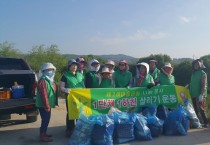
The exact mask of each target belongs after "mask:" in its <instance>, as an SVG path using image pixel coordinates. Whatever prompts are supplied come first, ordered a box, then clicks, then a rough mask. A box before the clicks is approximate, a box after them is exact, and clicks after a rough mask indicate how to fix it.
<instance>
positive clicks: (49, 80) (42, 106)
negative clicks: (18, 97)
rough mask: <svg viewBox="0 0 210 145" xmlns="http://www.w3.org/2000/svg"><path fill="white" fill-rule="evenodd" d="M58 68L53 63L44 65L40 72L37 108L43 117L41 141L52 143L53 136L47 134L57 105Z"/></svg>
mask: <svg viewBox="0 0 210 145" xmlns="http://www.w3.org/2000/svg"><path fill="white" fill-rule="evenodd" d="M55 71H56V68H55V66H54V65H53V64H52V63H44V64H43V65H42V66H41V69H40V71H39V80H38V85H37V96H36V107H37V108H38V109H39V113H40V116H41V127H40V141H41V142H51V141H53V140H52V138H51V137H52V135H49V134H47V128H48V124H49V122H50V118H51V108H55V105H58V104H57V96H56V84H55V82H54V76H55Z"/></svg>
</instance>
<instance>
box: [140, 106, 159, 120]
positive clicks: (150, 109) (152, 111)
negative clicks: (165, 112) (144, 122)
mask: <svg viewBox="0 0 210 145" xmlns="http://www.w3.org/2000/svg"><path fill="white" fill-rule="evenodd" d="M142 109H143V111H142V114H143V115H144V116H146V117H149V116H152V115H156V113H157V106H156V105H155V104H150V105H149V106H147V107H143V108H142Z"/></svg>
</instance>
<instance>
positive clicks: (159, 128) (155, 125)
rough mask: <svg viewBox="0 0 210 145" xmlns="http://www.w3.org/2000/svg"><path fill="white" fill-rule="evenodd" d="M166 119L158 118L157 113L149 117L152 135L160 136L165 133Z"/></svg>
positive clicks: (148, 123)
mask: <svg viewBox="0 0 210 145" xmlns="http://www.w3.org/2000/svg"><path fill="white" fill-rule="evenodd" d="M163 124H164V121H163V120H161V119H159V118H157V116H155V115H151V116H149V117H148V118H147V126H148V127H149V129H150V131H151V135H152V137H158V136H160V135H161V134H162V133H163Z"/></svg>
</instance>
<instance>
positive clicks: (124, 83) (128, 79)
mask: <svg viewBox="0 0 210 145" xmlns="http://www.w3.org/2000/svg"><path fill="white" fill-rule="evenodd" d="M113 80H114V83H115V88H131V87H132V83H133V78H132V73H131V72H130V71H129V66H128V62H127V61H126V60H120V61H119V69H118V70H116V71H115V72H114V73H113Z"/></svg>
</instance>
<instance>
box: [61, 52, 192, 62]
mask: <svg viewBox="0 0 210 145" xmlns="http://www.w3.org/2000/svg"><path fill="white" fill-rule="evenodd" d="M90 55H91V54H90ZM63 56H64V57H67V58H69V59H70V58H77V57H80V56H87V55H77V54H64V55H63ZM92 56H94V57H95V58H96V59H97V58H102V59H104V60H108V59H110V60H114V61H116V62H117V61H120V60H121V59H125V60H127V61H128V62H129V63H136V62H137V61H138V60H139V58H135V57H132V56H128V55H125V54H110V55H92ZM192 60H193V59H191V58H173V59H172V63H173V64H179V63H181V62H183V61H192Z"/></svg>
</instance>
